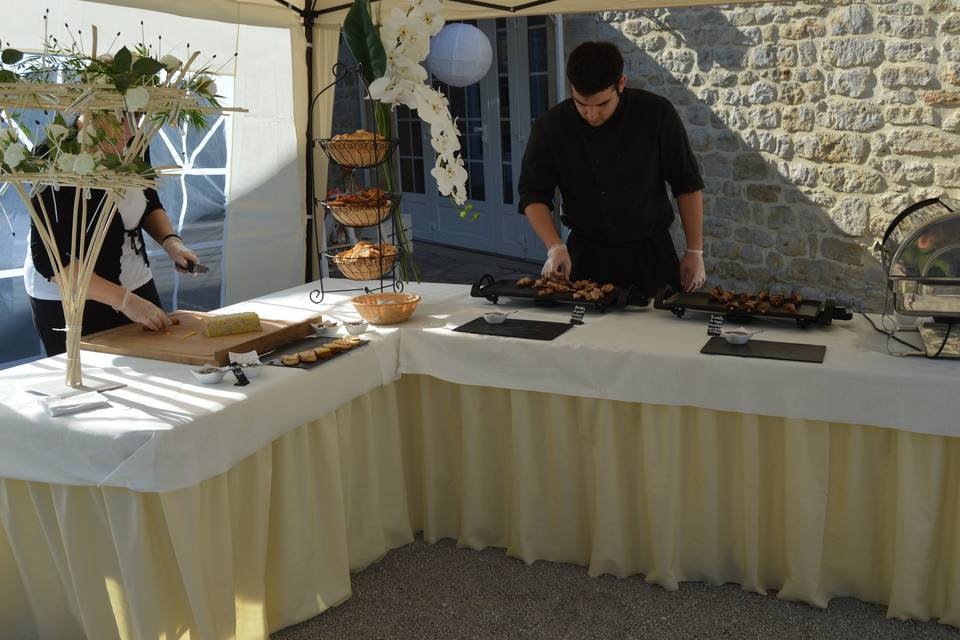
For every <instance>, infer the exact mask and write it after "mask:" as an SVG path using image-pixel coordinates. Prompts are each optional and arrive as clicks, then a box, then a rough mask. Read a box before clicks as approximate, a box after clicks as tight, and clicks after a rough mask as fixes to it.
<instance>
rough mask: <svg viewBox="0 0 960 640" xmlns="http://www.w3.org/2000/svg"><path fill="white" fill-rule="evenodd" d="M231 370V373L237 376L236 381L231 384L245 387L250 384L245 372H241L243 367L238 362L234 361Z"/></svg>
mask: <svg viewBox="0 0 960 640" xmlns="http://www.w3.org/2000/svg"><path fill="white" fill-rule="evenodd" d="M231 371H233V375H235V376H237V381H236V382H234V383H233V386H235V387H245V386H247V385H248V384H250V380H248V379H247V374H245V373H244V372H243V367H241V366H240V365H239V364H236V363H235V364H234V365H233V368H232V369H231Z"/></svg>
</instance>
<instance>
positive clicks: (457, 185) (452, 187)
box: [430, 156, 467, 204]
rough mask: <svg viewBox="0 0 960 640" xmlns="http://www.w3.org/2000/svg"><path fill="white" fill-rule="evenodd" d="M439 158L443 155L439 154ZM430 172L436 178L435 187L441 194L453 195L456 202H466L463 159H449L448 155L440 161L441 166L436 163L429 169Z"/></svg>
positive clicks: (465, 171) (465, 172) (465, 177)
mask: <svg viewBox="0 0 960 640" xmlns="http://www.w3.org/2000/svg"><path fill="white" fill-rule="evenodd" d="M441 159H443V156H441ZM430 174H431V175H432V176H433V177H434V178H435V179H436V181H437V189H438V190H439V191H440V193H441V194H443V195H445V196H453V199H454V201H455V202H456V203H457V204H463V203H464V202H466V194H465V193H464V185H465V184H466V182H467V170H466V169H465V168H464V167H463V160H462V159H461V158H456V160H453V161H451V160H450V157H449V156H448V157H447V159H446V161H445V162H443V163H442V166H441V164H440V163H438V165H437V166H435V167H434V168H433V169H431V170H430Z"/></svg>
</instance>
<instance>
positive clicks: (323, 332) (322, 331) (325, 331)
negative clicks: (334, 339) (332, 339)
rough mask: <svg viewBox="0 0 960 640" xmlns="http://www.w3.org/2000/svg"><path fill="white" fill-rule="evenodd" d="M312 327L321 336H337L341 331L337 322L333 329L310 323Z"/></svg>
mask: <svg viewBox="0 0 960 640" xmlns="http://www.w3.org/2000/svg"><path fill="white" fill-rule="evenodd" d="M310 326H311V327H312V328H313V332H314V333H316V334H317V335H320V336H335V335H337V331H339V330H340V323H339V322H336V323H334V325H333V326H332V327H330V326H325V325H322V324H314V323H312V322H311V323H310Z"/></svg>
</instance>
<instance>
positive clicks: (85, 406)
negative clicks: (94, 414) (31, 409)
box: [40, 391, 110, 418]
mask: <svg viewBox="0 0 960 640" xmlns="http://www.w3.org/2000/svg"><path fill="white" fill-rule="evenodd" d="M40 404H42V405H43V408H44V410H45V411H46V412H47V415H48V416H50V417H51V418H56V417H57V416H66V415H70V414H73V413H80V412H81V411H92V410H94V409H103V408H104V407H109V406H110V403H109V402H107V399H106V398H104V397H103V396H102V395H100V394H99V393H98V392H96V391H90V392H88V393H80V394H77V395H75V396H70V397H69V398H57V397H54V396H50V397H47V398H40Z"/></svg>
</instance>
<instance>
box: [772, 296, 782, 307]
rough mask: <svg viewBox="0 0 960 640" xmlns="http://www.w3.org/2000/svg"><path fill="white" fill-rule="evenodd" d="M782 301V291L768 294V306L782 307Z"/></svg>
mask: <svg viewBox="0 0 960 640" xmlns="http://www.w3.org/2000/svg"><path fill="white" fill-rule="evenodd" d="M783 301H784V297H783V294H782V293H775V294H773V295H772V296H770V306H772V307H782V306H783Z"/></svg>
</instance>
